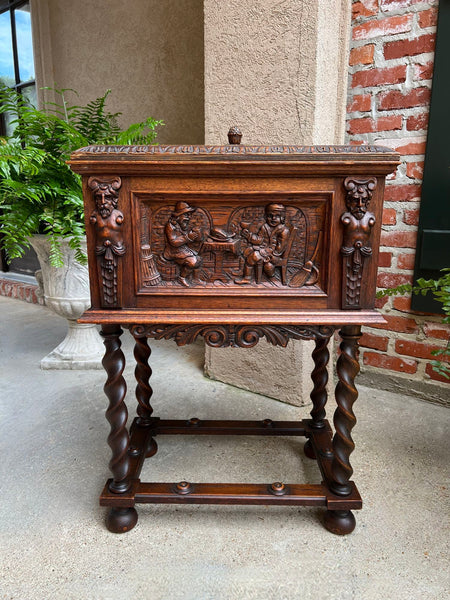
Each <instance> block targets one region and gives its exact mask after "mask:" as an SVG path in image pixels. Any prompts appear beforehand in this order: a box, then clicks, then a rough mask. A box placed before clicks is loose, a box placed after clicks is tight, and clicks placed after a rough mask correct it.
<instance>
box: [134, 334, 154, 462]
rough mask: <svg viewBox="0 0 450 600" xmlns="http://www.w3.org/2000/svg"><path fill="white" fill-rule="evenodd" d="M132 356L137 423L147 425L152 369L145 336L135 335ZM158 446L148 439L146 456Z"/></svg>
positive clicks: (151, 392)
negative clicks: (133, 359)
mask: <svg viewBox="0 0 450 600" xmlns="http://www.w3.org/2000/svg"><path fill="white" fill-rule="evenodd" d="M134 340H135V346H134V358H135V360H136V368H135V370H134V375H135V377H136V381H137V385H136V399H137V401H138V408H137V414H138V416H139V419H138V424H139V425H140V426H144V427H145V426H149V425H150V424H151V420H150V418H151V415H152V413H153V408H152V405H151V404H150V400H151V397H152V395H153V389H152V387H151V385H150V383H149V381H150V377H151V376H152V369H151V367H150V365H149V364H148V359H149V358H150V355H151V349H150V346H149V344H148V339H147V338H146V337H143V338H142V337H135V338H134ZM157 450H158V446H157V444H156V441H155V440H154V439H153V438H150V439H149V441H148V445H147V449H146V454H145V456H146V458H149V457H150V456H153V455H154V454H156V452H157Z"/></svg>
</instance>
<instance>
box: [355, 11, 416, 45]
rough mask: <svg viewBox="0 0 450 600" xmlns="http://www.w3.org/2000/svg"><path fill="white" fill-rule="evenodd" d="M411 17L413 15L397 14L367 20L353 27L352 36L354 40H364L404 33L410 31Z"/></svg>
mask: <svg viewBox="0 0 450 600" xmlns="http://www.w3.org/2000/svg"><path fill="white" fill-rule="evenodd" d="M412 18H413V15H398V16H395V17H384V18H381V19H376V20H374V21H367V22H366V23H362V24H361V25H356V27H353V32H352V37H353V39H354V40H366V39H370V38H374V37H381V36H384V35H391V34H395V33H405V32H407V31H411V24H412Z"/></svg>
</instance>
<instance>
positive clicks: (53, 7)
mask: <svg viewBox="0 0 450 600" xmlns="http://www.w3.org/2000/svg"><path fill="white" fill-rule="evenodd" d="M32 18H33V31H34V34H35V54H36V63H37V64H36V67H37V69H36V71H37V72H36V75H37V84H38V86H39V87H41V86H55V85H56V86H57V87H60V88H61V87H67V88H73V89H75V90H77V91H79V94H80V96H79V101H80V103H84V102H87V101H90V100H92V99H94V98H96V97H97V96H100V95H102V94H103V93H104V92H105V91H106V89H111V90H112V94H111V97H110V101H108V108H109V109H110V110H111V111H113V112H116V111H120V112H122V113H123V119H122V121H123V124H124V125H126V124H129V123H131V122H134V121H139V120H142V119H143V118H145V117H147V116H152V117H155V118H158V119H163V120H164V121H165V122H166V126H165V127H163V128H161V129H160V134H159V137H158V140H159V141H160V142H161V143H203V141H204V109H203V107H204V90H203V2H202V0H164V2H161V1H160V0H127V2H123V0H96V1H95V2H92V1H91V0H76V1H75V2H74V1H73V0H32Z"/></svg>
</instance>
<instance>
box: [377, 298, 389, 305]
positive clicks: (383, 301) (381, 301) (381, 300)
mask: <svg viewBox="0 0 450 600" xmlns="http://www.w3.org/2000/svg"><path fill="white" fill-rule="evenodd" d="M388 302H389V298H388V297H387V296H384V297H383V298H376V299H375V308H383V306H385V304H387V303H388Z"/></svg>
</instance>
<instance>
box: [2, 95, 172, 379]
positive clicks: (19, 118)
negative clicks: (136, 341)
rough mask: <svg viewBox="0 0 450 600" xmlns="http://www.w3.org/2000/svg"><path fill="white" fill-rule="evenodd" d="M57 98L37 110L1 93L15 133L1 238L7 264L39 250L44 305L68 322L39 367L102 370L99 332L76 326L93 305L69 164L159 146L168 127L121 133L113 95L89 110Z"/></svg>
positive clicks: (5, 159)
mask: <svg viewBox="0 0 450 600" xmlns="http://www.w3.org/2000/svg"><path fill="white" fill-rule="evenodd" d="M54 92H55V94H56V95H57V97H58V98H59V101H58V102H56V103H48V104H46V105H45V106H44V108H43V109H42V110H39V109H37V108H35V107H33V106H31V105H29V104H28V103H27V101H26V99H25V98H23V97H22V96H21V95H20V94H18V93H16V92H15V91H14V90H12V89H10V88H8V87H6V86H1V87H0V113H7V114H8V117H9V118H10V119H11V121H10V124H11V126H13V127H14V131H13V135H11V136H9V137H2V138H0V234H1V237H2V245H3V248H4V249H5V251H6V255H7V258H8V259H9V260H12V259H13V258H18V257H20V256H22V255H23V253H24V251H25V249H26V248H27V247H29V246H30V245H32V246H33V247H34V249H35V250H36V254H37V255H38V259H39V262H40V266H41V272H40V273H39V272H38V274H37V278H38V280H39V279H42V287H43V295H44V298H45V303H46V305H47V306H48V307H49V308H52V309H53V310H55V311H56V312H57V313H58V314H59V315H61V316H64V317H65V318H67V319H68V320H69V331H68V335H67V336H66V339H65V340H64V341H63V342H62V343H61V344H60V345H59V346H58V348H56V349H55V350H54V351H53V352H51V353H50V354H49V356H48V357H46V358H45V359H43V361H42V362H41V366H42V367H43V368H89V367H94V368H97V367H99V366H100V361H99V358H100V357H101V354H102V346H101V344H100V342H99V340H98V339H97V337H98V335H97V332H96V330H95V329H94V328H92V327H85V326H81V325H77V324H76V319H77V318H78V317H79V316H80V314H81V313H82V312H83V311H84V310H85V309H86V308H87V307H88V306H89V304H90V299H89V283H88V275H87V268H86V262H87V261H86V254H85V241H84V233H85V232H84V215H83V197H82V191H81V178H80V177H79V175H77V174H75V173H74V172H73V171H71V169H70V168H69V166H68V165H67V162H66V161H67V160H68V159H69V157H70V153H71V152H73V151H74V150H76V149H78V148H80V147H82V146H87V145H90V144H121V145H122V144H151V143H154V141H155V138H156V135H157V131H156V129H157V127H158V126H160V125H162V124H163V123H162V121H157V120H155V119H153V118H151V117H150V118H147V119H146V120H145V121H143V122H141V123H134V124H132V125H130V126H129V127H128V128H127V129H125V130H122V129H121V128H120V126H119V124H118V119H119V117H120V114H121V113H111V112H108V111H107V109H106V106H105V104H106V101H107V98H108V96H109V94H110V90H108V91H106V93H105V94H104V95H103V96H101V97H99V98H96V99H95V100H93V101H92V102H89V103H88V104H86V105H85V106H78V105H69V104H68V102H67V94H68V93H74V92H73V91H72V90H67V89H61V90H54ZM68 273H69V274H68ZM67 287H68V288H69V289H65V288H67ZM86 348H91V349H92V350H90V351H88V352H87V353H86Z"/></svg>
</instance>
